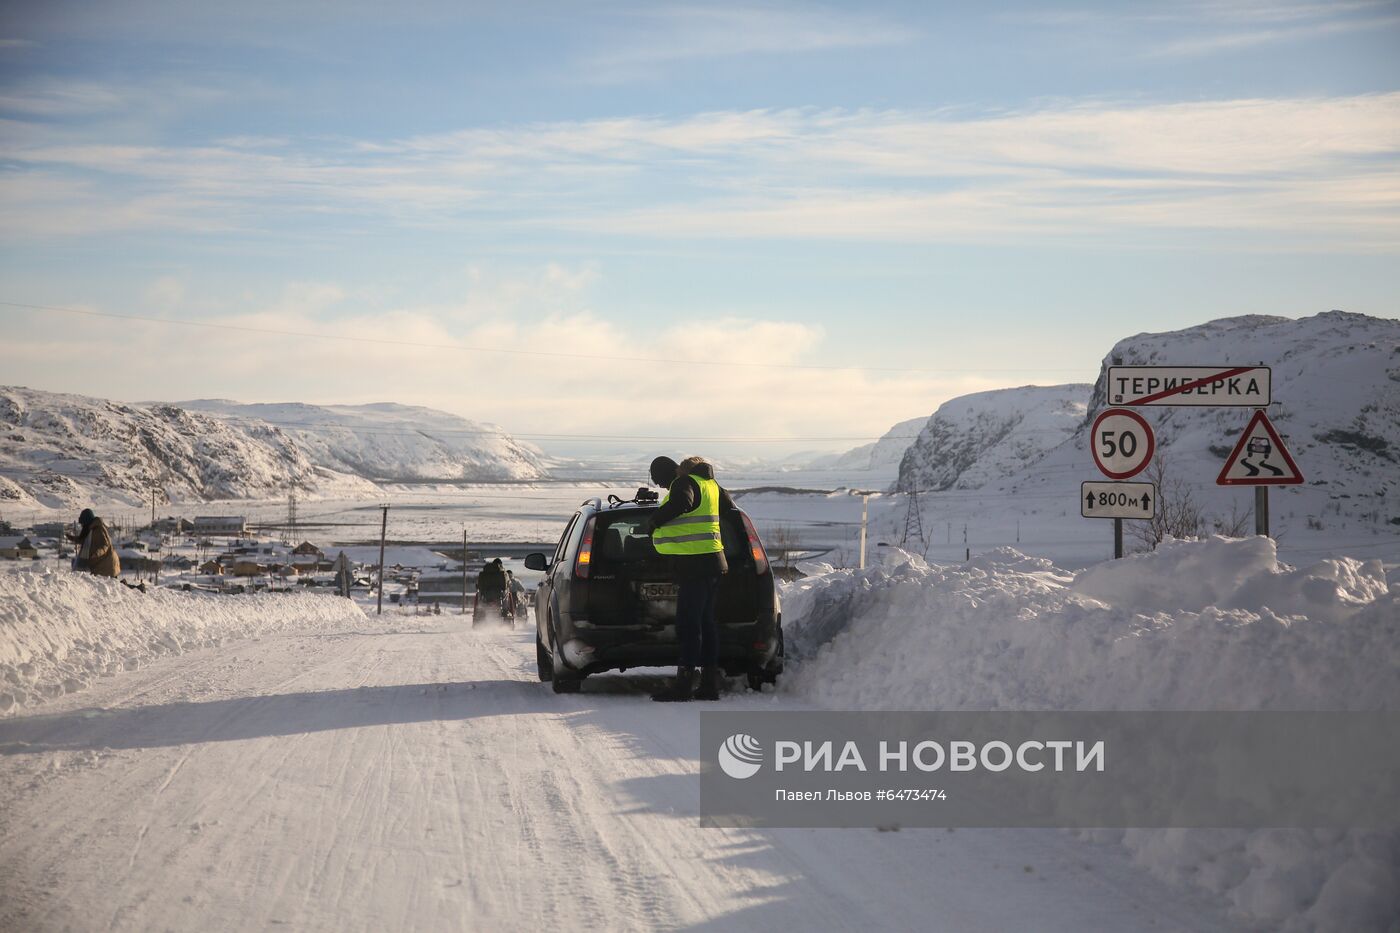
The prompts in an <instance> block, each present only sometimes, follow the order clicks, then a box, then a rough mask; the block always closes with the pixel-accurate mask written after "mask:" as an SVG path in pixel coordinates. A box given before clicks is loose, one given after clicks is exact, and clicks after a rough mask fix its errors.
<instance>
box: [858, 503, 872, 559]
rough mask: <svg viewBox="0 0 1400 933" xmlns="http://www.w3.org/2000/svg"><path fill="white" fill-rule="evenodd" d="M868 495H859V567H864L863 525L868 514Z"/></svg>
mask: <svg viewBox="0 0 1400 933" xmlns="http://www.w3.org/2000/svg"><path fill="white" fill-rule="evenodd" d="M869 506H870V497H869V496H868V495H866V496H861V497H860V569H861V570H864V569H865V526H866V523H867V517H868V515H869Z"/></svg>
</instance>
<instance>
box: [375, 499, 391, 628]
mask: <svg viewBox="0 0 1400 933" xmlns="http://www.w3.org/2000/svg"><path fill="white" fill-rule="evenodd" d="M380 508H381V509H383V510H384V514H383V516H382V517H381V519H380V522H379V599H378V600H377V601H376V604H375V609H374V614H375V615H383V614H384V536H385V534H386V533H387V532H388V530H389V507H388V506H387V505H381V506H380Z"/></svg>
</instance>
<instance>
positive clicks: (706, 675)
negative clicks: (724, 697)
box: [695, 667, 720, 700]
mask: <svg viewBox="0 0 1400 933" xmlns="http://www.w3.org/2000/svg"><path fill="white" fill-rule="evenodd" d="M719 678H720V672H719V668H718V667H702V668H700V689H699V690H696V691H695V699H697V700H718V699H719Z"/></svg>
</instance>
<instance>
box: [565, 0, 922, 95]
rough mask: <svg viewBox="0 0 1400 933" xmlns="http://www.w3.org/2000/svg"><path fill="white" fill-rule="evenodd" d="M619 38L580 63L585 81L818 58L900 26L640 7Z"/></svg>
mask: <svg viewBox="0 0 1400 933" xmlns="http://www.w3.org/2000/svg"><path fill="white" fill-rule="evenodd" d="M627 19H628V24H627V26H626V27H624V28H623V29H622V30H620V32H621V33H622V34H623V35H625V36H627V37H628V38H627V39H625V40H623V41H620V42H619V41H611V42H609V43H608V44H607V46H606V47H605V48H603V49H602V50H600V51H598V52H597V53H595V54H594V55H592V56H590V57H589V58H588V59H586V61H585V65H586V67H587V74H588V76H591V77H594V78H600V77H601V78H607V79H614V78H622V77H627V76H632V75H635V74H636V73H637V72H638V70H639V69H638V66H651V65H658V64H662V63H668V62H678V61H688V60H696V59H705V58H721V57H730V56H739V55H753V54H767V55H771V54H791V53H800V52H821V51H828V50H831V49H839V48H861V47H872V46H882V45H893V44H897V43H900V42H905V41H907V40H908V39H910V38H911V37H912V35H913V34H912V32H911V30H909V29H908V28H906V27H903V26H900V25H897V24H894V23H891V22H888V21H885V20H882V19H879V18H877V17H874V16H871V15H868V14H861V13H852V12H849V11H836V10H823V9H819V8H816V9H814V8H812V7H805V8H802V9H797V8H791V7H781V6H721V5H699V4H697V5H693V6H647V7H642V8H638V9H634V10H630V11H628V13H627Z"/></svg>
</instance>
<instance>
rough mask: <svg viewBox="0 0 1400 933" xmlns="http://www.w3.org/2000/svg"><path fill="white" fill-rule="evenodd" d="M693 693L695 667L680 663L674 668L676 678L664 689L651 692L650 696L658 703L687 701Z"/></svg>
mask: <svg viewBox="0 0 1400 933" xmlns="http://www.w3.org/2000/svg"><path fill="white" fill-rule="evenodd" d="M694 695H695V668H693V667H687V666H685V665H682V666H681V667H678V668H676V679H675V680H673V681H671V685H670V686H669V687H667V688H665V689H664V690H661V691H659V692H657V693H653V694H652V695H651V698H652V699H653V700H656V701H657V702H658V703H688V702H690V700H691V698H692V697H694Z"/></svg>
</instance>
